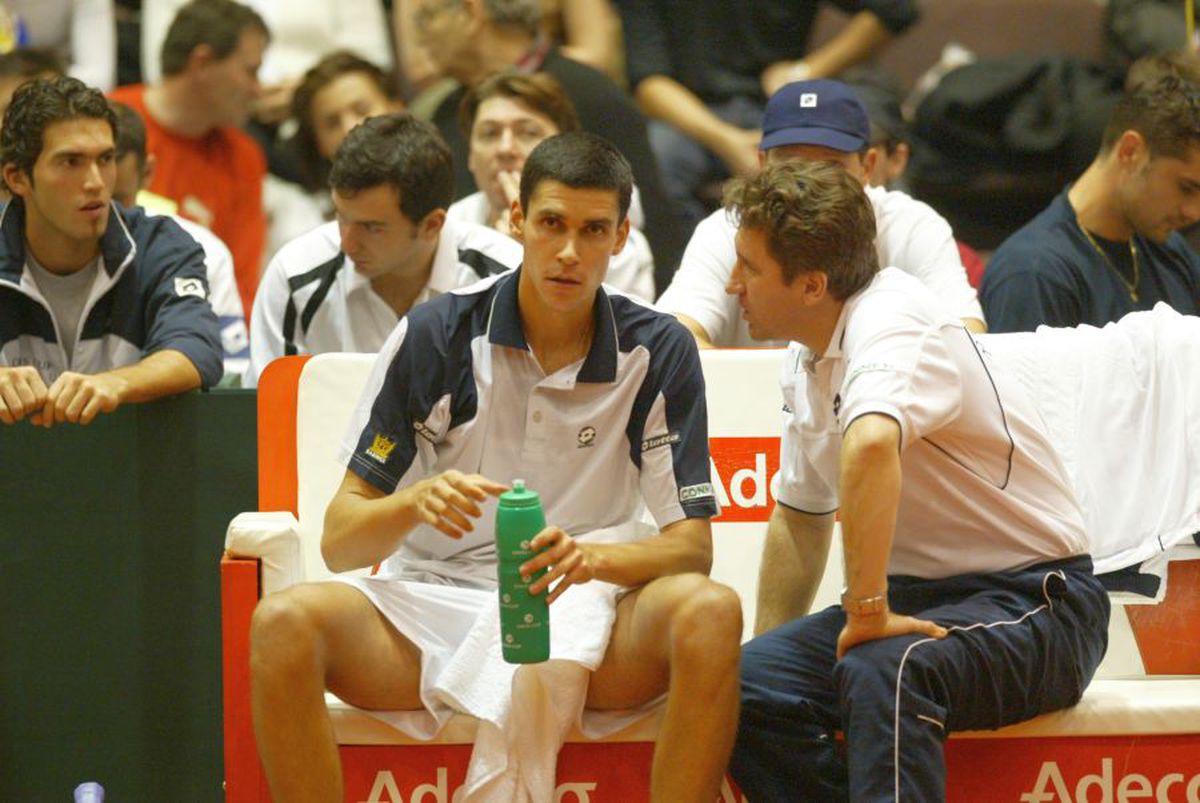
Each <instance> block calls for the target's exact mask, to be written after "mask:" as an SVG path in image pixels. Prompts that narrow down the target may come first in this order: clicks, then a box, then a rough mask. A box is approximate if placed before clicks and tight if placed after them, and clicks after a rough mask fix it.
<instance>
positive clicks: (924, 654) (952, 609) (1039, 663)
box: [834, 570, 1108, 803]
mask: <svg viewBox="0 0 1200 803" xmlns="http://www.w3.org/2000/svg"><path fill="white" fill-rule="evenodd" d="M897 586H899V587H897ZM930 591H932V592H933V593H934V594H935V595H937V596H939V597H941V598H942V599H946V600H950V601H951V602H949V603H948V604H945V605H942V606H938V607H933V608H926V609H914V608H912V607H909V605H908V603H909V602H911V601H912V600H913V599H916V598H927V597H928V596H929V592H930ZM913 592H915V593H913ZM964 594H966V596H964ZM890 596H891V598H892V604H893V607H894V609H895V610H897V611H900V612H903V613H911V614H913V615H915V616H918V617H919V618H922V619H929V620H932V621H934V622H937V623H938V624H941V625H944V626H946V627H948V628H950V630H951V632H950V635H949V636H947V637H946V638H945V639H942V640H937V639H929V638H925V637H917V636H901V637H897V638H891V639H881V640H879V641H872V642H867V643H864V644H860V645H858V646H857V647H855V648H854V649H852V650H850V651H849V652H848V653H847V654H846V656H845V658H843V660H842V661H840V662H839V663H838V665H837V666H836V667H835V669H834V682H835V685H836V687H837V689H838V693H839V696H840V699H841V701H842V709H841V721H842V725H843V728H844V732H845V737H846V746H847V766H848V777H849V795H850V799H851V800H854V801H856V803H858V801H898V800H904V801H909V800H912V801H922V803H924V802H925V801H937V800H943V799H944V798H945V788H946V777H945V774H946V767H945V757H944V754H943V741H944V740H945V737H946V735H947V734H949V733H950V732H952V731H956V730H968V729H990V728H998V727H1001V726H1003V725H1007V724H1010V723H1013V722H1020V721H1022V720H1025V719H1029V718H1031V717H1033V716H1036V715H1038V714H1040V713H1043V712H1045V711H1051V710H1055V709H1058V708H1063V707H1066V706H1070V705H1073V704H1074V703H1075V702H1077V701H1078V700H1079V696H1080V695H1081V694H1082V693H1083V690H1084V688H1086V686H1087V684H1088V682H1090V680H1091V677H1092V674H1093V673H1094V672H1095V668H1096V666H1097V665H1098V664H1099V662H1100V659H1101V658H1102V657H1103V654H1104V647H1105V644H1106V641H1107V624H1108V599H1107V596H1106V595H1105V594H1104V591H1103V589H1102V588H1101V587H1100V586H1099V583H1097V582H1096V581H1095V579H1094V578H1092V577H1091V575H1090V572H1084V573H1079V574H1075V575H1070V574H1068V575H1065V576H1064V574H1063V573H1062V572H1055V571H1042V570H1030V571H1025V572H1010V573H1005V574H1002V575H997V576H979V575H975V576H969V577H963V578H948V579H946V580H939V581H931V582H923V583H919V584H917V585H916V586H914V587H913V588H911V589H906V588H904V587H903V585H902V584H894V585H893V591H892V594H891V595H890Z"/></svg>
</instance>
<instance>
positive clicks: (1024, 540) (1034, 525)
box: [776, 268, 1087, 578]
mask: <svg viewBox="0 0 1200 803" xmlns="http://www.w3.org/2000/svg"><path fill="white" fill-rule="evenodd" d="M782 385H783V391H784V405H785V407H784V409H785V413H788V411H789V410H790V411H791V414H790V415H788V422H787V427H786V429H785V432H784V437H783V443H782V444H781V447H780V449H781V455H780V466H781V470H780V474H779V486H778V488H777V489H776V494H777V499H778V500H779V501H781V502H783V503H784V504H785V505H787V506H788V507H791V508H794V509H797V510H801V511H805V512H810V513H827V512H830V511H832V510H835V509H837V507H838V496H837V488H838V475H839V469H840V454H841V446H842V436H843V433H844V432H845V431H846V429H847V428H848V427H849V426H850V425H851V423H853V422H854V420H855V419H856V418H859V417H860V416H863V415H866V414H868V413H879V414H883V415H886V416H889V417H891V418H893V419H895V421H896V422H897V423H898V424H899V425H900V433H901V446H900V449H901V471H902V476H903V482H902V488H901V497H900V509H899V512H898V515H897V519H896V529H895V536H894V541H893V546H892V555H891V562H890V564H889V567H888V573H889V574H903V575H912V576H916V577H924V578H939V577H947V576H951V575H957V574H964V573H974V572H995V571H1003V570H1007V569H1016V568H1022V567H1026V566H1032V565H1035V564H1038V563H1044V562H1047V561H1051V560H1057V559H1060V558H1066V557H1070V556H1073V555H1081V554H1084V553H1086V552H1087V542H1086V538H1085V535H1084V527H1083V517H1082V514H1081V512H1080V510H1079V505H1078V503H1077V502H1076V500H1075V496H1074V493H1073V492H1072V490H1071V486H1070V481H1069V479H1068V475H1067V472H1066V470H1065V468H1064V467H1063V465H1062V462H1061V460H1060V459H1059V456H1058V454H1057V453H1056V452H1055V451H1054V449H1053V447H1052V446H1051V445H1050V441H1049V438H1048V437H1047V435H1046V432H1045V430H1044V427H1043V425H1042V422H1041V419H1040V417H1039V416H1038V414H1037V410H1036V408H1035V407H1034V406H1033V403H1032V402H1031V401H1030V400H1029V398H1028V397H1027V396H1026V395H1025V393H1024V392H1023V391H1022V389H1021V388H1020V386H1019V385H1018V383H1017V382H1016V381H1014V380H1013V378H1011V377H1009V376H1007V375H1006V374H1005V373H1003V372H1002V371H1001V370H1000V369H998V368H997V366H995V365H994V364H993V361H992V360H991V359H990V357H989V356H988V355H987V353H986V351H985V350H984V349H983V348H982V347H980V346H979V345H978V343H977V341H976V340H975V338H973V337H972V336H971V335H970V333H969V332H967V331H966V329H964V328H963V326H962V323H961V321H959V320H958V319H957V318H956V317H955V315H954V314H953V313H952V312H951V311H949V310H946V309H944V308H943V307H942V306H941V304H940V302H939V301H938V299H937V298H935V297H934V295H933V294H932V293H931V292H930V291H929V289H928V288H927V287H925V286H924V285H923V284H922V283H921V282H920V281H919V280H917V279H915V278H914V277H912V276H910V275H907V274H905V273H904V272H902V271H900V270H897V269H896V268H885V269H884V270H882V271H880V272H879V274H878V275H877V276H876V277H875V278H874V279H873V280H872V281H871V283H870V284H869V285H867V287H865V288H864V289H863V290H861V291H859V292H858V293H856V294H855V295H853V296H851V297H850V298H849V299H848V300H847V301H846V304H845V306H844V307H843V308H842V313H841V316H840V317H839V319H838V322H837V327H836V328H835V330H834V332H833V337H832V338H831V340H830V343H829V346H828V348H827V349H826V350H825V353H824V354H822V355H821V356H820V357H819V358H818V357H816V356H815V355H814V354H813V353H812V352H811V351H809V350H808V349H807V348H805V347H804V346H801V345H799V344H792V345H791V346H790V347H789V349H788V354H787V359H786V361H785V365H784V368H783V376H782Z"/></svg>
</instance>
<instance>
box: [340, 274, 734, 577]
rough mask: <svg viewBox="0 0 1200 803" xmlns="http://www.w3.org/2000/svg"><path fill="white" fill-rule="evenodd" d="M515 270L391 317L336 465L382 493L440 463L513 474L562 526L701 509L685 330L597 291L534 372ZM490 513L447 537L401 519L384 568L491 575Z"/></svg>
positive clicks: (703, 477) (664, 517)
mask: <svg viewBox="0 0 1200 803" xmlns="http://www.w3.org/2000/svg"><path fill="white" fill-rule="evenodd" d="M519 276H520V273H519V271H513V272H510V273H506V274H502V275H501V276H499V277H494V278H491V279H486V280H483V281H481V282H479V283H478V284H476V285H473V286H471V287H468V288H463V289H461V290H457V291H454V292H452V293H449V294H447V295H444V296H441V297H440V298H437V299H434V300H433V301H431V302H429V303H428V304H423V305H421V306H420V307H416V308H414V309H413V310H412V311H411V312H410V313H409V314H408V315H407V316H405V318H404V319H403V320H402V321H401V322H400V325H399V326H398V327H397V328H396V331H395V332H394V333H393V334H392V336H391V337H390V338H389V340H388V343H387V344H386V345H385V346H384V348H383V350H382V352H381V353H380V356H379V359H378V360H377V361H376V363H375V366H374V368H373V370H372V374H371V377H370V379H369V380H368V383H367V386H366V389H365V390H364V393H363V396H362V398H361V400H360V402H359V405H358V408H357V410H356V413H355V416H354V418H353V419H352V421H351V424H350V426H349V429H348V431H347V434H346V438H345V441H344V443H343V446H342V460H343V462H344V463H345V464H346V465H347V468H348V469H349V470H350V471H352V472H354V473H355V474H357V475H358V476H360V477H362V478H363V479H364V480H366V481H367V482H369V483H370V484H372V485H374V486H375V487H376V488H378V489H379V490H381V491H383V492H385V493H392V492H393V491H395V490H396V489H398V488H403V487H406V486H409V485H412V484H413V483H415V482H417V481H419V480H421V479H424V478H426V477H429V476H432V475H434V474H438V473H440V472H443V471H446V470H448V469H457V470H459V471H462V472H465V473H479V474H482V475H484V476H486V477H489V478H490V479H493V480H496V481H499V482H503V483H506V484H507V483H509V482H511V480H513V479H514V478H518V477H519V478H523V479H524V480H525V482H526V485H527V487H529V488H531V489H532V490H535V491H537V492H538V493H539V494H540V495H541V498H542V504H543V507H544V508H545V514H546V521H547V523H548V524H551V525H556V526H558V527H561V528H562V529H564V530H566V531H567V532H568V533H570V534H572V535H579V534H583V533H587V532H591V531H593V530H598V529H601V528H605V527H613V526H617V525H621V524H624V523H626V522H630V521H633V520H635V519H637V518H639V517H641V516H642V515H643V513H647V512H648V513H649V514H650V516H652V517H653V519H654V521H655V523H656V524H657V525H658V527H659V528H660V529H661V528H663V527H666V526H667V525H669V524H672V523H674V522H676V521H679V520H681V519H684V518H692V517H703V518H708V517H711V516H715V515H716V514H717V512H718V507H717V503H716V501H715V497H714V496H713V490H712V485H711V480H710V474H709V470H710V469H709V454H708V431H707V430H708V423H707V411H706V408H705V395H704V376H703V374H702V372H701V368H700V359H699V355H698V353H697V351H696V347H695V343H694V341H693V339H692V337H691V335H690V334H689V333H688V332H687V330H686V329H684V328H683V327H682V326H681V325H680V324H679V323H678V322H677V321H675V320H674V319H673V318H671V317H670V316H667V315H664V314H662V313H659V312H656V311H655V310H653V309H651V308H650V307H648V306H647V305H645V304H643V303H641V302H639V301H637V300H635V299H633V298H630V297H628V296H625V295H622V294H619V293H617V292H616V291H613V290H611V289H608V288H603V289H601V290H599V291H598V292H597V294H596V302H595V306H594V314H595V319H596V327H595V333H594V336H593V339H592V344H591V347H590V350H589V351H588V353H587V355H586V356H585V357H584V358H583V359H581V360H579V361H577V362H575V363H573V364H571V365H568V366H566V367H564V368H562V369H560V370H558V371H556V372H554V373H553V374H550V375H548V376H547V375H545V374H544V373H543V371H542V369H541V367H540V366H539V365H538V362H537V360H536V359H535V358H534V356H533V353H532V352H531V351H530V349H529V346H528V343H527V342H526V340H525V335H524V331H523V329H522V325H521V320H520V314H519V311H518V305H517V284H518V281H519ZM435 355H436V358H431V357H433V356H435ZM495 507H496V505H495V501H494V500H489V502H488V503H487V504H486V506H485V507H484V515H483V517H482V519H480V520H478V521H476V522H475V529H474V531H472V532H470V533H467V534H466V535H465V536H464V537H463V538H462V539H461V540H454V539H451V538H448V537H447V536H445V535H443V534H442V533H440V532H438V531H437V530H435V529H433V528H432V527H429V526H427V525H419V526H418V527H416V528H414V529H413V531H412V532H411V533H410V534H409V535H408V537H407V538H406V539H405V540H404V542H403V543H402V544H401V546H400V548H399V549H398V550H397V552H396V553H395V554H394V555H392V557H391V558H389V559H388V561H386V563H385V564H384V567H383V568H382V570H381V574H382V576H385V577H388V576H391V577H399V578H406V579H414V578H416V579H429V575H430V574H432V575H434V576H436V577H439V578H444V579H449V581H451V582H455V581H458V582H463V583H465V584H469V585H487V584H489V583H490V584H492V585H494V583H495V577H494V570H493V568H492V566H493V564H494V560H495V549H494V546H493V537H494V515H495Z"/></svg>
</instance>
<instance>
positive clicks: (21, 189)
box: [4, 162, 33, 198]
mask: <svg viewBox="0 0 1200 803" xmlns="http://www.w3.org/2000/svg"><path fill="white" fill-rule="evenodd" d="M4 183H5V184H7V185H8V188H9V190H11V191H12V194H13V195H17V196H19V197H21V198H24V197H25V196H26V195H28V194H29V192H30V190H32V189H33V182H32V181H30V180H29V175H28V174H27V173H26V172H25V171H24V170H22V169H21V168H19V167H17V165H16V163H14V162H8V163H6V164H5V165H4Z"/></svg>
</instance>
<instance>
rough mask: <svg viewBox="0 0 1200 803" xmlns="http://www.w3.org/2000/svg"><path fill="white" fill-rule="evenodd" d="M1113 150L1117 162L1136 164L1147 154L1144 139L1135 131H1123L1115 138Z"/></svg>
mask: <svg viewBox="0 0 1200 803" xmlns="http://www.w3.org/2000/svg"><path fill="white" fill-rule="evenodd" d="M1115 151H1116V156H1117V162H1118V163H1119V164H1122V165H1130V166H1138V165H1140V164H1141V162H1142V161H1143V160H1144V157H1145V156H1146V154H1147V149H1146V139H1145V137H1143V136H1142V135H1141V134H1140V133H1138V132H1137V131H1132V130H1131V131H1125V132H1124V133H1122V134H1121V136H1120V137H1118V138H1117V144H1116V147H1115Z"/></svg>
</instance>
